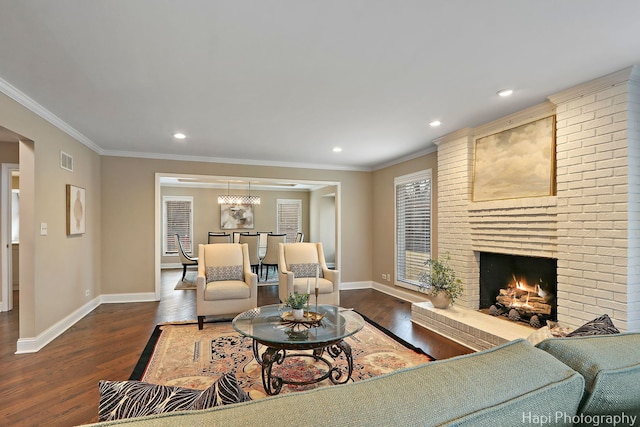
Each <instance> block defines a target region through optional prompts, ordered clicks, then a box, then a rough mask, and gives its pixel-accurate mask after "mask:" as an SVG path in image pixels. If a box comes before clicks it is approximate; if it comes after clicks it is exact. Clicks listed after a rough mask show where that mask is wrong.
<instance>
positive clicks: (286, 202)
mask: <svg viewBox="0 0 640 427" xmlns="http://www.w3.org/2000/svg"><path fill="white" fill-rule="evenodd" d="M285 205H295V206H296V207H297V209H298V213H297V220H296V222H297V224H296V226H297V227H296V230H295V231H293V229H290V228H288V227H287V229H286V230H285V229H283V227H282V224H281V223H280V209H281V208H282V206H285ZM276 222H277V225H276V232H277V233H278V234H286V235H287V237H286V239H285V242H286V243H294V242H295V241H296V234H297V233H300V232H302V200H300V199H276ZM292 233H293V234H292Z"/></svg>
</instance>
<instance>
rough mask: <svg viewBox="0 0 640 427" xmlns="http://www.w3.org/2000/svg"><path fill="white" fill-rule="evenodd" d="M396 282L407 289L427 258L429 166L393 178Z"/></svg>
mask: <svg viewBox="0 0 640 427" xmlns="http://www.w3.org/2000/svg"><path fill="white" fill-rule="evenodd" d="M394 184H395V196H396V247H395V249H396V283H397V285H399V286H403V287H406V288H409V289H415V288H416V287H417V286H418V285H419V281H418V275H419V274H420V272H421V271H423V270H424V268H425V266H424V263H425V261H427V260H428V259H429V258H431V169H428V170H426V171H422V172H418V173H415V174H411V175H405V176H401V177H397V178H396V179H395V180H394Z"/></svg>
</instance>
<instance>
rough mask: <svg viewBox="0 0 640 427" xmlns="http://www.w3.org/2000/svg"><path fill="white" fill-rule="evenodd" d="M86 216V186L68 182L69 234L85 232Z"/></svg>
mask: <svg viewBox="0 0 640 427" xmlns="http://www.w3.org/2000/svg"><path fill="white" fill-rule="evenodd" d="M86 217H87V215H86V195H85V190H84V188H80V187H76V186H75V185H71V184H67V236H75V235H78V234H84V232H85V227H86Z"/></svg>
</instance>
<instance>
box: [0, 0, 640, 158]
mask: <svg viewBox="0 0 640 427" xmlns="http://www.w3.org/2000/svg"><path fill="white" fill-rule="evenodd" d="M633 64H640V1H638V0H616V1H606V0H562V1H558V0H517V1H514V0H482V1H471V0H441V1H435V0H401V1H399V0H388V1H387V0H349V1H345V0H322V1H311V0H243V1H233V0H225V1H222V0H189V1H182V0H173V1H171V0H111V1H106V0H103V1H98V0H93V1H88V0H56V1H50V0H19V1H17V0H0V90H1V91H3V92H5V93H7V94H10V96H12V97H14V98H16V99H18V100H20V102H23V103H24V104H26V105H29V106H30V108H32V109H35V110H37V111H40V112H41V114H42V112H44V115H47V114H49V116H48V117H49V119H50V120H53V121H54V122H55V123H57V124H58V125H59V126H62V127H63V128H65V129H66V130H67V131H68V132H70V133H72V134H73V135H75V136H76V137H77V138H79V139H80V140H81V141H82V142H84V143H85V144H87V145H89V146H91V147H93V148H94V149H96V151H98V152H100V153H101V154H108V155H127V156H144V157H159V158H175V159H200V160H204V161H218V160H223V161H229V162H238V163H248V164H257V163H259V164H267V165H290V166H301V167H324V168H335V169H355V170H371V169H375V168H377V167H380V166H382V165H385V164H390V163H392V162H394V161H397V160H398V159H403V158H408V157H411V156H414V155H416V154H419V153H424V152H428V151H429V150H432V149H433V144H432V142H431V141H433V140H434V139H436V138H438V137H440V136H442V135H445V134H447V133H450V132H453V131H456V130H458V129H462V128H465V127H473V126H477V125H479V124H482V123H486V122H488V121H491V120H493V119H496V118H499V117H501V116H504V115H507V114H510V113H512V112H515V111H518V110H521V109H524V108H526V107H529V106H532V105H536V104H538V103H540V102H543V101H544V100H545V99H546V97H547V96H549V95H551V94H553V93H556V92H558V91H561V90H564V89H567V88H569V87H571V86H574V85H576V84H579V83H583V82H586V81H588V80H591V79H594V78H596V77H600V76H602V75H605V74H608V73H611V72H614V71H618V70H621V69H623V68H626V67H629V66H631V65H633ZM503 88H513V89H514V90H515V93H514V95H513V96H511V97H510V98H504V99H503V98H499V97H497V96H496V92H497V91H498V90H500V89H503ZM434 119H438V120H441V121H442V125H441V126H440V127H438V128H431V127H429V126H428V124H427V123H428V122H430V121H431V120H434ZM0 125H2V118H1V117H0ZM177 131H181V132H184V133H185V134H186V135H187V139H186V140H184V142H176V141H175V140H174V139H173V137H172V134H173V133H174V132H177ZM25 136H27V137H28V135H25ZM36 143H37V141H36ZM334 146H341V147H342V148H343V151H342V152H341V153H333V152H332V151H331V149H332V147H334Z"/></svg>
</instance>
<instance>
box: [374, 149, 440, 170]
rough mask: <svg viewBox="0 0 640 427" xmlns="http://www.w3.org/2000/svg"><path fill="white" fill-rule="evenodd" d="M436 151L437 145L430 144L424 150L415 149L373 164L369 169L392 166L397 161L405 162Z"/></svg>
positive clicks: (397, 162)
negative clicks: (402, 155) (395, 157)
mask: <svg viewBox="0 0 640 427" xmlns="http://www.w3.org/2000/svg"><path fill="white" fill-rule="evenodd" d="M436 151H438V147H436V146H435V145H430V146H429V147H427V148H425V149H424V150H420V151H416V152H415V153H411V154H408V155H406V156H404V157H399V158H397V159H393V160H390V161H388V162H384V163H380V164H378V165H375V166H374V167H373V168H371V169H369V171H377V170H380V169H384V168H388V167H390V166H394V165H397V164H399V163H403V162H407V161H409V160H413V159H417V158H418V157H422V156H426V155H427V154H431V153H435V152H436Z"/></svg>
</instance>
